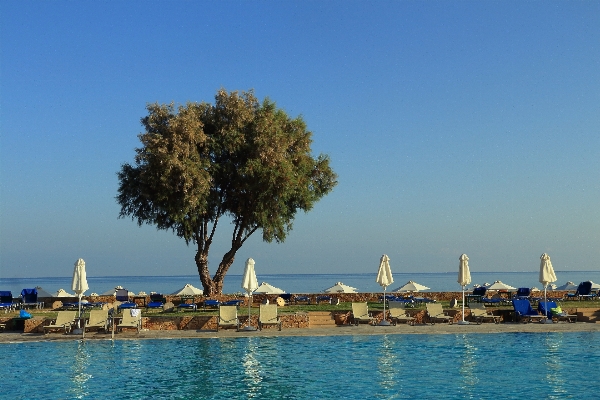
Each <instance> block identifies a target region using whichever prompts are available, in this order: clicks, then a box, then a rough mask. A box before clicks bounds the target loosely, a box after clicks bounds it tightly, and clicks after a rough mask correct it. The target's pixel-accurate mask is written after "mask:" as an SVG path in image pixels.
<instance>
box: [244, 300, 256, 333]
mask: <svg viewBox="0 0 600 400" xmlns="http://www.w3.org/2000/svg"><path fill="white" fill-rule="evenodd" d="M251 305H252V293H251V292H250V293H248V326H246V327H245V328H244V330H245V331H255V330H256V328H255V327H253V326H251V325H250V306H251Z"/></svg>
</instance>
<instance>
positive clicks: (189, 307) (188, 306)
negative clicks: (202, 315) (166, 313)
mask: <svg viewBox="0 0 600 400" xmlns="http://www.w3.org/2000/svg"><path fill="white" fill-rule="evenodd" d="M180 298H181V303H179V305H178V306H177V308H178V309H179V310H183V311H196V309H197V308H198V306H197V305H196V303H195V302H194V296H181V297H180ZM188 301H190V303H188Z"/></svg>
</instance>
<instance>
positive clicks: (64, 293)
mask: <svg viewBox="0 0 600 400" xmlns="http://www.w3.org/2000/svg"><path fill="white" fill-rule="evenodd" d="M52 297H75V295H72V294H71V293H67V291H66V290H65V289H58V291H56V293H54V294H53V295H52Z"/></svg>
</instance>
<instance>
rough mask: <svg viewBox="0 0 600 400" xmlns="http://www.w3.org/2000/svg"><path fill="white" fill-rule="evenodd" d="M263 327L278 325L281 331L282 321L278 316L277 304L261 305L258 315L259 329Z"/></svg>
mask: <svg viewBox="0 0 600 400" xmlns="http://www.w3.org/2000/svg"><path fill="white" fill-rule="evenodd" d="M263 325H277V326H278V327H279V330H281V320H280V319H279V316H277V304H261V305H260V309H259V314H258V329H259V330H262V328H263Z"/></svg>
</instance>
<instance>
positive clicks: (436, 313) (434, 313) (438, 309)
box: [425, 303, 454, 325]
mask: <svg viewBox="0 0 600 400" xmlns="http://www.w3.org/2000/svg"><path fill="white" fill-rule="evenodd" d="M425 307H427V317H428V318H429V322H431V325H433V324H435V323H436V322H437V321H443V322H448V323H449V324H450V325H452V322H454V318H452V317H451V316H449V315H446V314H445V313H444V310H443V309H442V305H441V304H439V303H427V304H426V305H425Z"/></svg>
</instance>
